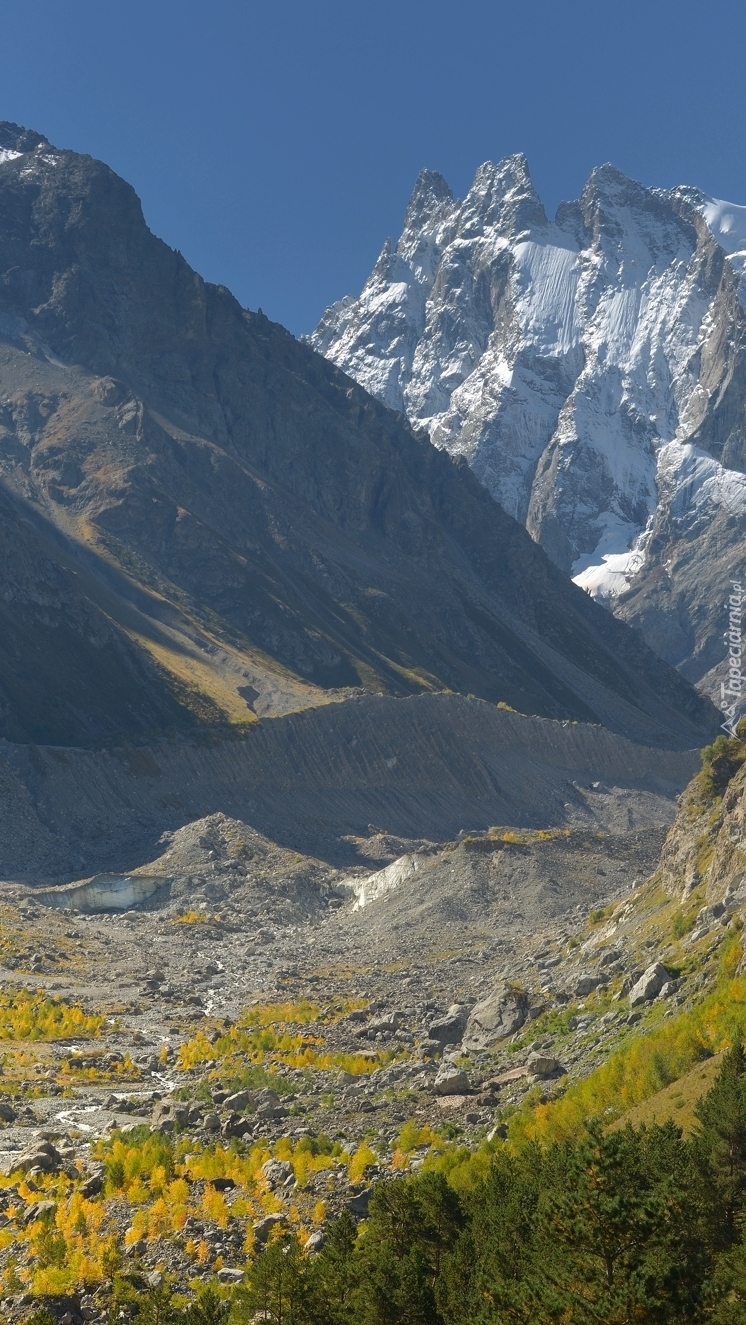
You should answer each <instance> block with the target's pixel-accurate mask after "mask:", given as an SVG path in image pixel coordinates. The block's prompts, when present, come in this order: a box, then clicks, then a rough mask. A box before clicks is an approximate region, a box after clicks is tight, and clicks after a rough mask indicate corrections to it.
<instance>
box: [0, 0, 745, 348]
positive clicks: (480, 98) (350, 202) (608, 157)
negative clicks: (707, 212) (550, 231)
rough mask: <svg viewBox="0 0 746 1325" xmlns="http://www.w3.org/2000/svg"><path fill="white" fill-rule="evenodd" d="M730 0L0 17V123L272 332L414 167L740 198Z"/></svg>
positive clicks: (350, 5) (334, 283) (315, 310)
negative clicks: (98, 169)
mask: <svg viewBox="0 0 746 1325" xmlns="http://www.w3.org/2000/svg"><path fill="white" fill-rule="evenodd" d="M745 39H746V5H744V4H743V0H730V2H728V3H723V2H722V0H709V3H708V4H707V5H703V4H702V3H701V0H698V2H697V3H696V4H694V3H692V0H644V2H643V0H614V3H608V0H594V3H590V2H589V0H552V2H551V3H549V2H548V0H533V3H526V2H525V0H524V3H522V4H520V3H513V4H506V3H503V0H492V2H491V3H490V2H489V0H459V3H451V4H447V3H443V0H429V2H427V0H397V2H393V0H371V2H370V3H362V2H360V0H307V2H306V0H270V2H269V3H258V0H209V3H208V2H207V0H147V3H145V2H144V0H23V3H19V2H18V0H14V3H12V4H11V3H8V0H0V54H1V58H2V77H1V79H0V119H9V120H15V121H17V122H18V123H20V124H24V125H26V126H28V127H33V128H35V129H38V130H40V131H41V132H43V133H45V134H46V135H47V137H48V138H50V139H51V141H52V142H53V143H55V144H57V145H58V146H62V147H71V148H74V149H75V150H77V151H80V152H90V153H91V154H92V155H94V156H97V157H101V158H102V159H103V160H105V161H107V162H108V163H109V164H110V165H111V166H112V167H113V168H114V169H115V170H117V171H118V172H119V173H120V174H121V175H124V176H125V177H126V178H127V179H128V180H130V182H131V183H132V184H133V185H134V186H135V188H136V189H137V192H138V193H139V195H140V197H141V199H142V202H143V207H144V211H145V216H146V219H147V221H148V224H149V225H150V226H151V228H152V229H153V230H154V231H155V232H156V233H157V234H159V235H161V236H162V237H163V238H164V239H165V240H166V241H167V242H168V243H169V244H171V245H173V247H175V248H179V249H181V251H182V253H183V254H184V255H185V257H186V258H187V259H188V261H189V262H190V263H191V264H192V265H193V266H194V267H196V268H197V270H198V271H200V272H201V273H202V274H203V275H204V276H205V277H207V278H208V279H209V280H213V281H222V282H223V283H225V284H226V285H228V286H229V287H230V288H231V289H232V290H233V292H234V293H235V294H236V295H237V297H238V298H239V299H240V300H241V302H242V303H243V304H245V305H247V306H249V307H251V308H256V307H257V306H261V307H262V308H263V309H264V311H265V312H266V313H267V314H268V315H269V316H270V317H272V318H275V319H277V320H278V321H281V322H284V323H285V325H286V326H288V327H289V328H290V329H291V330H292V331H294V332H296V333H300V332H303V331H308V330H310V329H311V328H312V327H313V326H314V325H315V322H316V320H317V318H318V316H319V314H320V313H321V311H322V309H323V308H324V307H325V305H326V304H327V303H329V302H331V301H332V300H333V299H337V298H339V297H340V296H341V295H343V294H345V293H348V292H353V293H357V291H358V290H359V289H360V286H361V285H362V283H363V281H364V279H365V277H366V276H367V274H368V272H369V270H370V268H371V266H372V264H373V262H374V261H375V258H376V257H377V255H378V252H379V250H380V248H381V245H382V243H383V240H384V239H385V238H386V236H387V235H391V236H392V237H394V238H395V237H396V236H397V235H398V233H399V230H400V226H401V221H402V217H403V214H404V209H405V207H406V203H407V199H408V197H409V193H410V191H411V188H412V185H413V183H414V180H415V178H416V175H417V173H418V171H419V170H420V168H421V167H422V166H429V167H431V168H432V169H435V170H440V171H441V172H442V173H443V174H444V175H445V176H446V178H447V179H448V181H449V183H450V185H451V187H452V189H453V190H454V192H456V193H457V194H463V193H464V192H465V191H466V189H467V188H468V185H469V182H470V179H471V177H472V175H473V173H474V170H475V169H476V167H477V166H478V165H479V164H480V163H481V162H482V161H484V160H487V159H488V158H491V159H493V160H495V159H498V158H499V157H501V156H504V155H506V154H507V153H510V152H516V151H524V152H526V154H527V155H528V158H529V162H530V166H531V171H532V175H533V178H534V181H535V183H536V186H537V188H538V190H539V192H540V193H541V195H542V197H543V199H544V202H545V205H546V206H547V210H549V211H552V212H553V210H554V208H555V207H556V205H557V203H558V202H559V201H560V200H561V199H562V198H570V197H577V195H578V193H579V192H580V190H581V189H582V186H583V183H584V181H585V179H586V178H587V176H588V174H589V172H590V170H591V169H592V167H593V166H594V165H598V164H600V163H601V162H603V161H613V162H615V164H616V165H618V166H619V167H620V168H621V169H623V170H625V171H627V173H628V174H630V175H633V176H635V177H636V178H638V179H641V180H642V181H644V182H645V183H647V184H657V185H661V186H670V185H673V184H678V183H691V184H697V185H699V186H700V187H701V188H704V189H705V190H707V191H708V192H709V193H713V194H715V195H716V196H718V197H725V198H729V199H730V201H732V202H739V203H746V146H745V143H746V137H745V135H744V129H745V128H746V125H745V123H744V121H745V119H746V82H745V81H744V55H743V53H744V49H745Z"/></svg>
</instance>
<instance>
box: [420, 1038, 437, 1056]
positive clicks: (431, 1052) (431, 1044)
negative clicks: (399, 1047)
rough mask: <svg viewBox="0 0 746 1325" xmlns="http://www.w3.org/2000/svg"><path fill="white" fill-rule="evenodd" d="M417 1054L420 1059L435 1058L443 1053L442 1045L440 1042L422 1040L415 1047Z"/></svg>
mask: <svg viewBox="0 0 746 1325" xmlns="http://www.w3.org/2000/svg"><path fill="white" fill-rule="evenodd" d="M417 1052H418V1054H419V1056H420V1058H437V1057H439V1055H440V1054H442V1052H443V1045H442V1044H441V1043H440V1040H423V1041H422V1042H421V1044H419V1045H418V1046H417Z"/></svg>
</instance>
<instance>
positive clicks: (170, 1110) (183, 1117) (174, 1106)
mask: <svg viewBox="0 0 746 1325" xmlns="http://www.w3.org/2000/svg"><path fill="white" fill-rule="evenodd" d="M188 1122H189V1105H188V1104H185V1103H184V1101H183V1100H171V1099H166V1100H158V1103H157V1104H156V1106H155V1108H154V1109H153V1127H157V1128H159V1129H160V1131H161V1132H173V1130H174V1128H176V1127H186V1126H187V1123H188Z"/></svg>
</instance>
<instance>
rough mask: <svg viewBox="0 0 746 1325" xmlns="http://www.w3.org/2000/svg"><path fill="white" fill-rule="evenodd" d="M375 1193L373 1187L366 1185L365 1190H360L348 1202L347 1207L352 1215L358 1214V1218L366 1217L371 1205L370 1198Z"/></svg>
mask: <svg viewBox="0 0 746 1325" xmlns="http://www.w3.org/2000/svg"><path fill="white" fill-rule="evenodd" d="M372 1195H373V1188H372V1187H366V1189H365V1191H362V1192H358V1194H357V1196H353V1197H352V1198H351V1199H350V1200H349V1201H348V1202H347V1209H348V1210H349V1212H350V1214H351V1215H357V1217H358V1219H365V1217H366V1215H367V1213H368V1206H369V1205H370V1198H371V1196H372Z"/></svg>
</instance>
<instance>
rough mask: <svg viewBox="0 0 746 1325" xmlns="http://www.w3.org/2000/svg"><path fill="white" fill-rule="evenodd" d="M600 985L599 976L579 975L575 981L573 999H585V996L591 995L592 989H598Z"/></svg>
mask: <svg viewBox="0 0 746 1325" xmlns="http://www.w3.org/2000/svg"><path fill="white" fill-rule="evenodd" d="M600 984H601V976H600V975H588V974H585V975H579V976H578V978H577V980H576V981H575V990H574V992H575V997H576V998H585V996H586V994H592V993H593V991H594V989H598V986H599V985H600Z"/></svg>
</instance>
